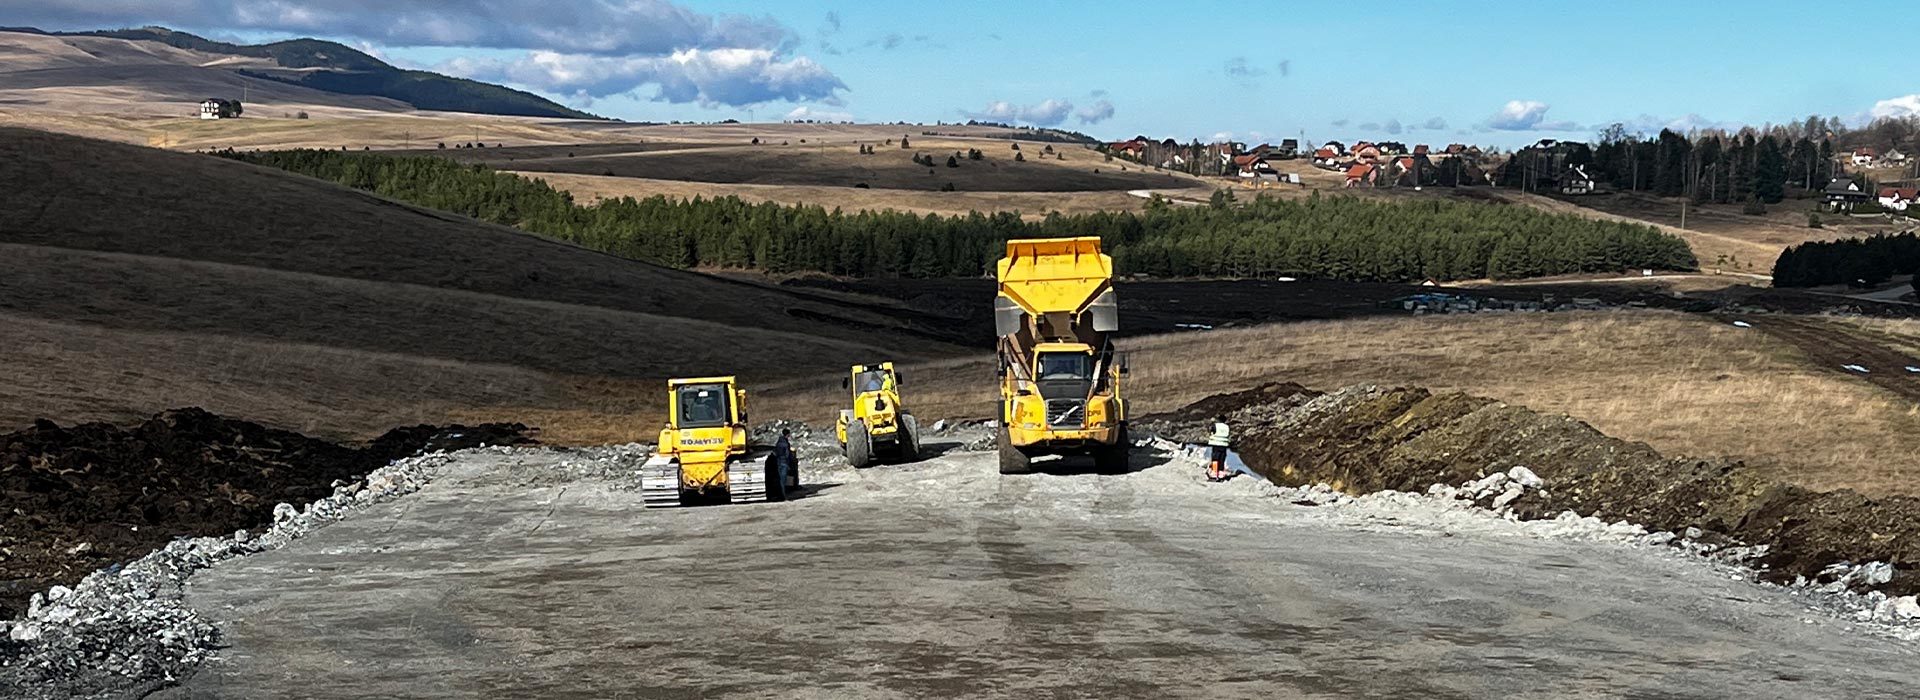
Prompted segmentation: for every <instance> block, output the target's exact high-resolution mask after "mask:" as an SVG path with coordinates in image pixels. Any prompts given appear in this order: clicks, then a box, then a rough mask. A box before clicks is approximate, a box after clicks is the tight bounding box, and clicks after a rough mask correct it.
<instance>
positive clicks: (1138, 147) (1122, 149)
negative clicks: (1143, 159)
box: [1107, 140, 1147, 158]
mask: <svg viewBox="0 0 1920 700" xmlns="http://www.w3.org/2000/svg"><path fill="white" fill-rule="evenodd" d="M1107 150H1108V151H1110V152H1113V153H1118V154H1121V155H1127V156H1133V157H1135V158H1139V157H1140V156H1142V155H1145V154H1146V152H1147V143H1146V141H1142V140H1134V141H1116V142H1114V143H1110V144H1107Z"/></svg>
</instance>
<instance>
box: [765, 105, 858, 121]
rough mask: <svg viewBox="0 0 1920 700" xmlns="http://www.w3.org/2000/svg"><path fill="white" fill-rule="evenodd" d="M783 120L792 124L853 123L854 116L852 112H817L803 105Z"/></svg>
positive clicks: (794, 109)
mask: <svg viewBox="0 0 1920 700" xmlns="http://www.w3.org/2000/svg"><path fill="white" fill-rule="evenodd" d="M781 119H784V120H786V121H790V122H801V121H814V122H850V121H853V114H852V113H851V112H833V111H823V110H817V109H814V108H812V107H808V106H806V105H801V106H799V107H795V108H793V111H791V112H788V113H787V115H786V116H784V117H781Z"/></svg>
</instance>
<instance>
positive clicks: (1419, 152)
mask: <svg viewBox="0 0 1920 700" xmlns="http://www.w3.org/2000/svg"><path fill="white" fill-rule="evenodd" d="M1432 152H1433V149H1432V148H1430V147H1428V146H1427V145H1426V144H1424V143H1423V144H1419V145H1417V146H1414V147H1413V154H1414V155H1416V156H1424V155H1427V154H1429V153H1432Z"/></svg>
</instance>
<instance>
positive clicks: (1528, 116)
mask: <svg viewBox="0 0 1920 700" xmlns="http://www.w3.org/2000/svg"><path fill="white" fill-rule="evenodd" d="M1550 108H1551V105H1548V104H1547V103H1545V102H1536V101H1533V100H1513V101H1511V102H1508V103H1507V105H1506V106H1505V107H1502V108H1500V111H1499V112H1498V113H1496V114H1494V115H1493V117H1492V118H1489V119H1488V120H1487V122H1486V124H1485V127H1486V128H1488V129H1494V130H1498V131H1577V130H1579V129H1580V125H1579V124H1575V123H1573V122H1569V121H1553V122H1550V121H1547V110H1548V109H1550Z"/></svg>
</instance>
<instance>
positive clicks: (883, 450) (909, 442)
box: [834, 362, 920, 469]
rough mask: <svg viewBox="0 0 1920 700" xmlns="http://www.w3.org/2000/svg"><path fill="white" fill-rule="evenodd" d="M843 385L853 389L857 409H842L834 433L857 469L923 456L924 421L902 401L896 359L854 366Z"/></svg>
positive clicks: (842, 381) (854, 405)
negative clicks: (882, 462) (877, 463)
mask: <svg viewBox="0 0 1920 700" xmlns="http://www.w3.org/2000/svg"><path fill="white" fill-rule="evenodd" d="M849 375H850V376H848V377H846V378H843V379H841V380H840V386H841V387H843V388H846V389H849V390H851V391H852V392H853V408H843V409H840V418H839V419H838V420H837V421H835V423H834V432H835V433H836V434H837V435H838V436H839V438H840V450H841V451H842V452H844V453H846V455H847V463H848V464H851V465H853V467H854V468H855V469H859V468H862V467H866V466H867V465H870V464H873V463H874V462H875V461H877V460H880V459H893V460H899V461H905V462H911V461H913V460H916V459H919V458H920V422H919V420H917V419H915V418H914V417H913V414H912V413H908V412H907V407H906V404H905V403H902V402H901V401H900V373H899V372H897V371H894V369H893V363H892V362H882V363H880V364H877V365H854V366H853V370H852V371H851V372H850V373H849Z"/></svg>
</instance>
